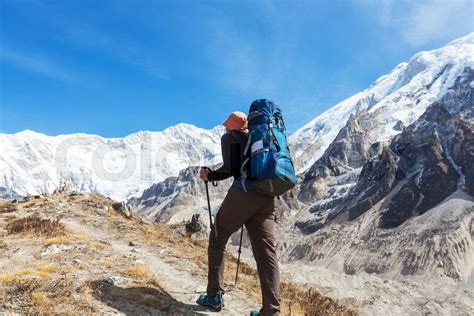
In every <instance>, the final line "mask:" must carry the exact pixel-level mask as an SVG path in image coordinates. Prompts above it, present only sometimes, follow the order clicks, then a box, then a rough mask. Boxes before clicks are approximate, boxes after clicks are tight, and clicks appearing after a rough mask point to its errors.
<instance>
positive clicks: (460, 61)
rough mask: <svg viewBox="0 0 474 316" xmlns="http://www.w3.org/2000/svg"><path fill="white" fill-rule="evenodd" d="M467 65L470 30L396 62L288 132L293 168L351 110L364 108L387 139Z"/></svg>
mask: <svg viewBox="0 0 474 316" xmlns="http://www.w3.org/2000/svg"><path fill="white" fill-rule="evenodd" d="M469 69H471V70H472V69H474V33H471V34H469V35H467V36H465V37H463V38H460V39H458V40H455V41H452V42H450V43H449V44H447V45H446V46H443V47H441V48H438V49H435V50H431V51H424V52H420V53H417V54H415V55H414V56H413V57H412V58H411V59H410V60H409V62H402V63H400V64H398V65H397V66H396V67H395V68H394V69H393V70H392V71H390V72H389V73H388V74H386V75H384V76H381V77H379V78H378V79H377V80H375V81H374V83H372V84H371V85H370V86H369V87H368V88H367V89H365V90H363V91H362V92H359V93H356V94H355V95H353V96H351V97H349V98H347V99H346V100H344V101H342V102H340V103H338V104H337V105H335V106H334V107H332V108H330V109H329V110H327V111H325V112H324V113H322V114H320V115H319V116H317V117H316V118H315V119H313V120H312V121H310V122H309V123H308V124H306V125H305V126H303V127H302V128H301V129H299V130H297V131H296V132H295V133H294V134H293V135H291V136H290V144H291V147H292V150H293V155H294V157H295V160H296V167H297V169H298V172H299V173H301V172H304V171H305V170H307V169H308V168H309V167H310V166H311V165H312V164H313V163H314V162H315V161H316V160H317V159H319V158H320V157H321V156H322V155H323V153H324V151H325V150H326V149H327V148H328V146H329V144H331V142H332V141H333V140H334V138H335V137H336V135H337V133H338V132H339V130H340V129H341V128H342V127H343V126H344V125H345V123H346V122H347V120H348V119H349V117H350V114H352V113H357V112H359V111H361V110H368V111H369V113H370V116H371V120H374V122H376V123H379V124H378V125H379V126H378V128H377V129H375V130H374V131H373V134H375V135H376V137H375V139H377V140H378V141H380V140H387V139H389V138H390V137H392V136H393V135H395V134H397V133H399V130H398V128H395V127H396V126H398V125H400V124H402V125H403V126H407V125H409V124H411V123H412V122H414V121H415V120H416V119H417V118H418V117H419V116H420V115H421V114H422V113H423V112H424V111H425V110H426V108H427V107H428V106H429V105H430V104H431V103H433V102H435V101H439V100H441V99H442V98H443V97H444V96H445V95H446V93H447V92H448V90H449V89H450V88H451V87H452V86H453V85H454V84H455V82H456V80H458V79H459V78H461V77H463V76H465V75H466V72H468V71H469Z"/></svg>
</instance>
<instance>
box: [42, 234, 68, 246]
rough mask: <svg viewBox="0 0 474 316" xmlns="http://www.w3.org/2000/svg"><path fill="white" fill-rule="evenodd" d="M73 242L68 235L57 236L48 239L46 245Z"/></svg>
mask: <svg viewBox="0 0 474 316" xmlns="http://www.w3.org/2000/svg"><path fill="white" fill-rule="evenodd" d="M71 243H72V240H71V239H70V238H69V237H67V236H56V237H51V238H48V239H46V241H45V245H46V246H49V245H53V244H64V245H69V244H71Z"/></svg>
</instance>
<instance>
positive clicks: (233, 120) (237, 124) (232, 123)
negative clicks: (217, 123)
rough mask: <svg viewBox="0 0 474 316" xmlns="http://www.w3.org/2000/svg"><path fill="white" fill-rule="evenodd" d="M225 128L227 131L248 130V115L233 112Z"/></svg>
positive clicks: (225, 123)
mask: <svg viewBox="0 0 474 316" xmlns="http://www.w3.org/2000/svg"><path fill="white" fill-rule="evenodd" d="M224 126H225V127H227V129H230V130H233V129H246V128H247V115H245V114H244V113H242V112H232V113H231V114H230V115H229V117H228V118H227V120H225V122H224Z"/></svg>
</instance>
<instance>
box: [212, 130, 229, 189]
mask: <svg viewBox="0 0 474 316" xmlns="http://www.w3.org/2000/svg"><path fill="white" fill-rule="evenodd" d="M231 143H232V137H231V136H230V135H229V134H225V135H224V136H222V139H221V150H222V161H223V162H224V163H223V165H222V166H221V167H220V168H219V169H217V170H214V171H211V172H209V174H208V175H207V178H208V179H209V180H210V181H220V180H224V179H227V178H230V177H232V173H231V172H230V170H231V169H230V160H231V159H230V146H231Z"/></svg>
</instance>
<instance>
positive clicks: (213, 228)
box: [204, 180, 217, 238]
mask: <svg viewBox="0 0 474 316" xmlns="http://www.w3.org/2000/svg"><path fill="white" fill-rule="evenodd" d="M208 182H209V181H207V180H206V181H204V183H205V184H206V195H207V207H208V208H209V223H210V225H211V231H212V230H214V237H216V238H217V229H215V227H214V225H213V224H212V213H211V200H210V199H209V185H208Z"/></svg>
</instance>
